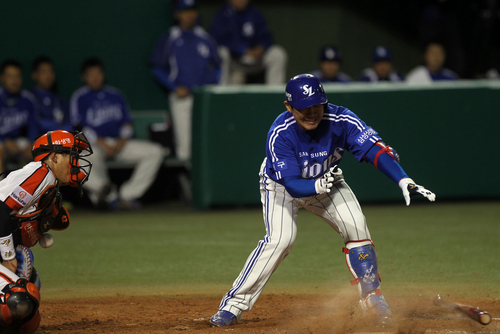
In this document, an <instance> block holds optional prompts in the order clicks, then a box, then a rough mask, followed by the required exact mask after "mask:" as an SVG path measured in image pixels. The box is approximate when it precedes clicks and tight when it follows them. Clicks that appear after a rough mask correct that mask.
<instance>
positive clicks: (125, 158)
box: [70, 57, 165, 209]
mask: <svg viewBox="0 0 500 334" xmlns="http://www.w3.org/2000/svg"><path fill="white" fill-rule="evenodd" d="M80 72H81V75H82V81H83V82H84V83H85V85H84V86H83V87H81V88H79V89H78V90H76V91H75V92H74V93H73V96H72V97H71V101H70V111H71V123H72V125H73V126H74V127H75V128H82V129H83V131H84V132H85V133H86V134H87V136H88V138H89V141H90V143H92V146H93V148H94V154H93V155H92V156H90V157H89V159H90V161H91V162H92V164H93V173H92V179H91V180H89V182H87V183H86V184H85V186H84V187H85V190H87V191H88V194H89V198H90V200H91V201H92V203H94V205H95V206H96V207H98V208H102V209H108V208H109V209H138V208H140V202H139V201H138V199H139V198H140V197H141V196H142V195H144V193H145V192H146V190H148V188H149V187H150V186H151V184H152V183H153V181H154V180H155V177H156V174H157V173H158V170H159V169H160V167H161V165H162V163H163V159H164V156H165V154H164V151H163V148H162V147H161V145H159V144H157V143H153V142H150V141H147V140H140V139H135V138H133V135H134V129H133V126H132V117H131V116H130V111H129V106H128V103H127V101H126V100H125V97H124V96H123V94H122V93H121V92H120V91H119V90H117V89H116V88H113V87H110V86H108V85H106V84H105V72H104V64H103V63H102V61H101V60H100V59H99V58H95V57H91V58H87V59H86V60H84V61H83V63H82V66H81V69H80ZM111 158H112V159H116V160H117V161H120V162H124V163H133V164H135V168H134V172H133V173H132V176H131V177H130V179H129V180H127V181H125V182H124V183H123V184H122V185H121V187H120V189H119V191H117V189H116V186H115V185H113V184H112V183H111V180H110V178H109V175H108V167H107V162H106V160H107V159H111Z"/></svg>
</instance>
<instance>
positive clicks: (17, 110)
mask: <svg viewBox="0 0 500 334" xmlns="http://www.w3.org/2000/svg"><path fill="white" fill-rule="evenodd" d="M0 83H1V87H0V173H1V172H3V171H4V170H5V162H7V161H12V162H14V163H19V164H25V163H27V162H29V161H30V160H31V142H32V141H33V140H34V139H35V138H36V137H37V136H38V129H37V124H36V121H35V110H36V109H37V102H36V99H35V97H34V96H33V94H31V93H30V92H28V91H26V90H23V89H22V83H23V76H22V65H21V63H20V62H18V61H17V60H13V59H8V60H5V61H4V62H3V63H2V64H1V65H0Z"/></svg>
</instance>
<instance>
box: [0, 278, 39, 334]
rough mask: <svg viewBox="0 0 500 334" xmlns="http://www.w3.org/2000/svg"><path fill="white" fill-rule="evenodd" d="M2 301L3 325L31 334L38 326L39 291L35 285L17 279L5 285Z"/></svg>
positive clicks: (0, 304)
mask: <svg viewBox="0 0 500 334" xmlns="http://www.w3.org/2000/svg"><path fill="white" fill-rule="evenodd" d="M2 292H3V294H4V296H5V297H4V299H3V301H2V302H1V303H0V312H1V313H0V314H1V317H2V321H3V323H5V324H6V325H7V326H8V327H10V328H19V329H20V330H21V331H22V332H26V333H32V332H33V331H35V330H36V328H38V325H39V324H40V314H39V312H38V306H39V305H40V291H39V290H38V288H37V287H36V285H35V284H33V283H31V282H28V281H27V280H25V279H18V280H17V281H16V282H12V283H10V284H8V285H6V286H5V287H4V288H3V290H2Z"/></svg>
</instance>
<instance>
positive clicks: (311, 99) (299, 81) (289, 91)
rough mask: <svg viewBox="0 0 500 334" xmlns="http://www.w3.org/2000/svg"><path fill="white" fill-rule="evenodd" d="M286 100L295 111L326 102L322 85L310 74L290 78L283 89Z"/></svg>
mask: <svg viewBox="0 0 500 334" xmlns="http://www.w3.org/2000/svg"><path fill="white" fill-rule="evenodd" d="M285 94H286V100H287V102H288V103H290V104H291V105H292V107H294V108H295V109H305V108H308V107H310V106H313V105H316V104H325V103H327V102H328V98H327V97H326V94H325V90H324V89H323V85H322V84H321V82H320V81H319V79H318V78H316V77H315V76H314V75H312V74H307V73H306V74H299V75H296V76H294V77H293V78H291V79H290V80H289V81H288V83H287V84H286V88H285Z"/></svg>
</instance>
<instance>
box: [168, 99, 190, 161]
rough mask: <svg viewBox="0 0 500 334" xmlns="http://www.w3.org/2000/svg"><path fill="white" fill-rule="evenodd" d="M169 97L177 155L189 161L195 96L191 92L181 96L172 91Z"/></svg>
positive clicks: (180, 158) (178, 157)
mask: <svg viewBox="0 0 500 334" xmlns="http://www.w3.org/2000/svg"><path fill="white" fill-rule="evenodd" d="M168 99H169V102H170V114H171V116H172V124H173V129H174V139H175V155H176V157H177V159H179V160H183V161H189V160H190V159H191V142H192V140H191V139H192V138H191V137H192V124H191V123H192V118H193V102H194V97H193V95H192V94H191V95H188V96H186V97H183V98H179V97H177V94H176V93H175V92H172V93H170V94H169V96H168Z"/></svg>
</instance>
